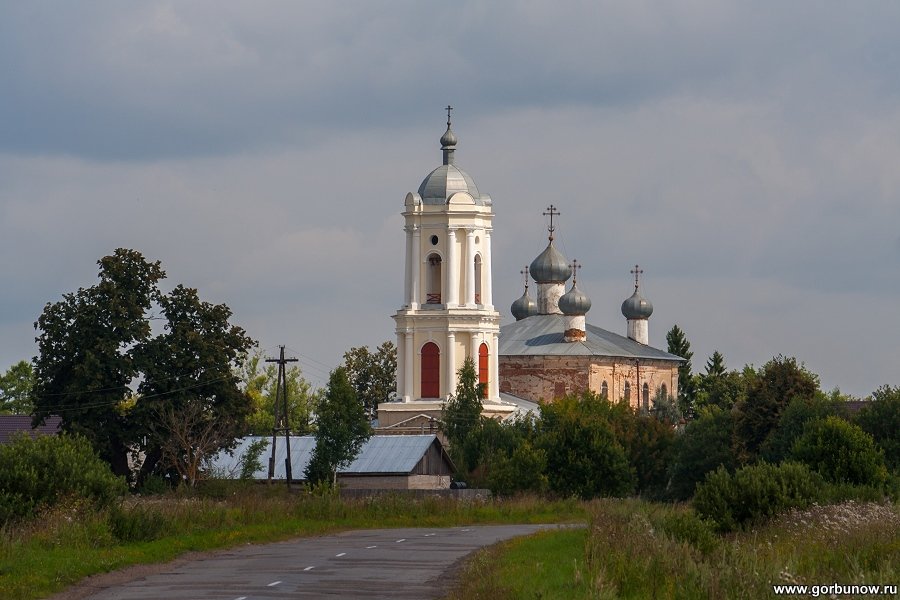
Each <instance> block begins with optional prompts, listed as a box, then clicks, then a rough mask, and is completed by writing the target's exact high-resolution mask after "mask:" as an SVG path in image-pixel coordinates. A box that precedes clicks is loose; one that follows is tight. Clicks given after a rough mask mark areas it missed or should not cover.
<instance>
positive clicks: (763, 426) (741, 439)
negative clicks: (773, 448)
mask: <svg viewBox="0 0 900 600" xmlns="http://www.w3.org/2000/svg"><path fill="white" fill-rule="evenodd" d="M744 377H745V378H747V380H748V383H747V393H746V396H745V397H744V398H743V399H742V400H741V401H740V402H739V403H738V404H737V405H736V406H735V411H736V415H735V417H736V419H735V434H736V435H735V438H736V439H735V441H736V447H737V449H738V456H739V458H740V461H741V463H742V464H746V463H750V462H753V461H755V460H756V458H757V456H758V454H759V449H760V446H761V445H762V443H763V442H764V441H765V440H766V438H767V437H768V436H769V433H770V432H771V431H772V430H773V429H774V428H775V426H776V425H777V424H778V420H779V418H780V417H781V413H782V412H783V411H784V409H785V407H787V405H788V404H789V403H790V402H791V400H793V399H795V398H805V399H810V398H813V397H814V396H815V395H816V393H817V392H818V391H819V378H818V377H817V376H816V375H815V374H813V373H811V372H809V371H808V370H807V369H806V367H804V366H803V365H801V364H799V363H798V362H797V359H795V358H787V357H784V356H776V357H775V358H773V359H772V360H770V361H769V362H767V363H766V364H765V365H763V366H762V368H761V369H759V371H758V372H757V373H756V374H755V375H753V374H745V375H744Z"/></svg>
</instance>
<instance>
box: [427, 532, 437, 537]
mask: <svg viewBox="0 0 900 600" xmlns="http://www.w3.org/2000/svg"><path fill="white" fill-rule="evenodd" d="M433 535H435V534H434V533H426V534H425V537H431V536H433Z"/></svg>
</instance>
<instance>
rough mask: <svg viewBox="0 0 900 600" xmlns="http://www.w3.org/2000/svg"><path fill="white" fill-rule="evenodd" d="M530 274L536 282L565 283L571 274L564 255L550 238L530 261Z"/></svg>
mask: <svg viewBox="0 0 900 600" xmlns="http://www.w3.org/2000/svg"><path fill="white" fill-rule="evenodd" d="M530 270H531V276H532V277H533V278H534V280H535V281H536V282H538V283H565V282H566V281H568V280H569V277H571V276H572V270H571V269H570V268H569V264H568V261H567V260H566V257H565V256H563V255H562V252H560V251H559V250H557V249H556V248H555V247H554V246H553V241H552V240H551V241H550V243H549V244H547V247H546V248H545V249H544V251H543V252H541V253H540V254H538V256H537V258H535V259H534V260H533V261H531V266H530Z"/></svg>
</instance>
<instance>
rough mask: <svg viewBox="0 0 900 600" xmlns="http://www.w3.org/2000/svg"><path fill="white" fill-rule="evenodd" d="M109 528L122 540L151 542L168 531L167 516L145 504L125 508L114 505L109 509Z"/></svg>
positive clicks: (127, 541)
mask: <svg viewBox="0 0 900 600" xmlns="http://www.w3.org/2000/svg"><path fill="white" fill-rule="evenodd" d="M108 521H109V529H110V531H111V532H112V534H113V535H114V536H115V537H116V539H118V540H119V541H120V542H124V543H129V542H150V541H153V540H155V539H157V538H160V537H162V536H163V535H164V534H165V533H166V518H165V517H164V516H163V515H162V514H161V513H160V512H158V511H155V510H153V509H152V508H148V507H144V506H133V507H131V508H130V509H125V508H122V507H119V506H114V507H112V509H110V511H109V516H108Z"/></svg>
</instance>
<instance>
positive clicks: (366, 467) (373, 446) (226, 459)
mask: <svg viewBox="0 0 900 600" xmlns="http://www.w3.org/2000/svg"><path fill="white" fill-rule="evenodd" d="M436 439H437V436H435V435H373V436H372V437H370V438H369V440H368V441H367V442H366V443H365V444H364V445H363V447H362V449H361V450H360V452H359V456H357V457H356V460H354V461H353V462H352V463H350V465H349V466H347V467H345V468H343V469H341V470H339V471H338V474H352V475H367V474H373V475H374V474H380V475H385V474H404V475H405V474H407V473H410V472H412V470H413V469H415V467H416V465H417V464H418V463H419V461H420V460H421V459H422V457H423V456H424V455H425V453H426V452H427V451H428V448H429V447H430V446H431V444H432V443H434V441H435V440H436ZM256 440H264V441H265V442H266V447H265V449H264V450H263V453H262V455H261V456H260V462H261V463H262V464H263V468H262V469H259V470H257V471H256V472H255V473H254V474H253V478H254V479H266V478H267V477H268V476H269V467H268V460H269V457H270V456H271V455H272V445H271V444H272V437H271V436H268V437H261V436H250V437H245V438H241V439H240V440H239V441H238V445H237V447H236V448H235V449H234V451H233V452H232V453H231V454H229V453H228V452H225V451H223V452H220V453H219V454H217V455H216V456H215V457H213V459H212V460H211V461H210V467H211V469H212V470H214V471H216V472H217V473H218V474H219V476H221V477H225V478H237V477H238V476H239V475H240V470H241V462H240V460H241V457H242V456H243V455H244V453H245V452H246V451H247V449H248V448H249V446H250V444H251V443H253V442H254V441H256ZM290 442H291V476H292V477H293V478H294V479H303V477H304V475H303V474H304V472H305V471H306V466H307V465H308V464H309V461H310V458H311V457H312V451H313V449H314V448H315V447H316V439H315V438H314V437H312V436H308V435H305V436H293V435H292V436H291V437H290ZM285 458H287V447H286V445H285V441H284V436H281V437H279V438H278V439H277V440H276V442H275V479H284V478H285V469H284V460H285Z"/></svg>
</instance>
